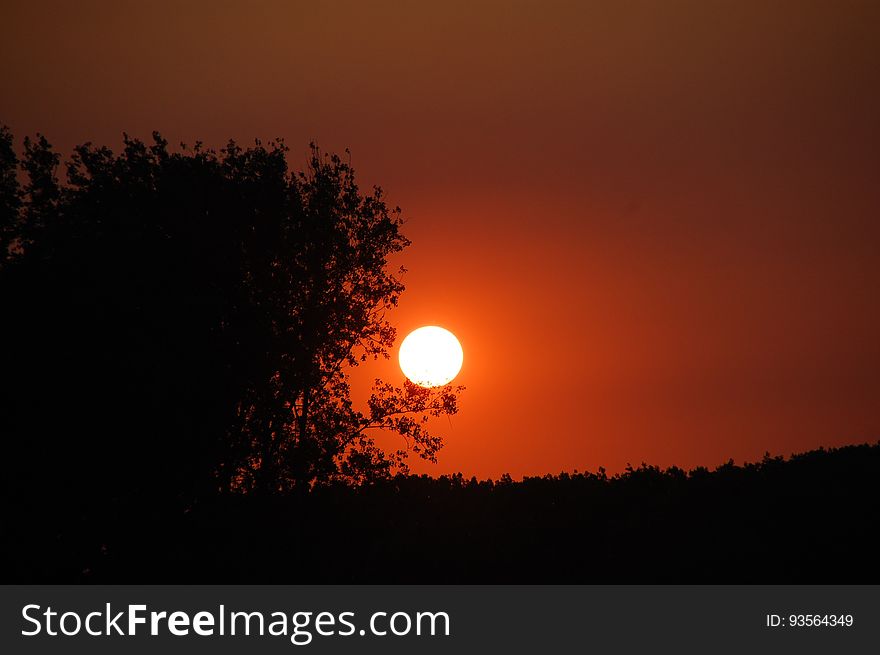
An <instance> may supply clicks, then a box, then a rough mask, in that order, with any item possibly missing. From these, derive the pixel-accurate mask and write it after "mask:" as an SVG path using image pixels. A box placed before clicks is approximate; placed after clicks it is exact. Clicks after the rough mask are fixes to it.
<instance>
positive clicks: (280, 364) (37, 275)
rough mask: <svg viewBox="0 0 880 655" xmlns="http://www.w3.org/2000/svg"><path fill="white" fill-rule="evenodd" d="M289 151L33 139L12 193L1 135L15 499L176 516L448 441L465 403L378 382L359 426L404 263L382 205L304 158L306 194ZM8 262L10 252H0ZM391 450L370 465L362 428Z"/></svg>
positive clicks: (8, 147) (3, 426)
mask: <svg viewBox="0 0 880 655" xmlns="http://www.w3.org/2000/svg"><path fill="white" fill-rule="evenodd" d="M286 155H287V148H286V147H285V146H284V145H283V144H282V143H280V142H273V143H271V144H270V145H269V146H264V145H262V144H260V143H259V142H257V144H256V145H255V146H254V147H251V148H246V149H243V148H241V147H239V146H238V145H236V144H235V143H234V142H230V143H229V144H228V145H227V146H226V147H225V148H223V149H222V150H220V151H219V152H215V151H212V150H207V149H204V148H203V147H202V146H201V144H198V143H197V144H196V145H195V146H194V147H192V148H187V147H186V146H183V149H182V151H179V152H172V151H171V150H170V149H169V148H168V144H167V142H166V141H165V140H163V139H162V138H161V137H160V136H159V135H158V134H154V135H153V142H152V143H151V144H145V143H143V142H141V141H139V140H137V139H132V138H129V137H128V136H126V137H125V139H124V148H123V150H122V152H121V153H119V154H115V153H113V152H112V151H111V150H110V149H108V148H106V147H95V146H92V145H90V144H85V145H82V146H79V147H77V148H76V149H75V152H74V154H73V156H72V158H71V160H70V161H69V162H68V163H67V166H66V169H67V181H66V183H65V184H59V182H58V180H57V176H56V175H57V168H58V164H59V158H58V155H57V154H55V153H54V152H53V150H52V148H51V146H50V144H49V143H48V142H47V141H46V139H45V138H44V137H42V136H38V138H37V139H36V140H34V141H31V140H26V141H25V148H24V154H23V158H22V161H21V166H22V168H23V169H24V172H25V174H26V179H27V182H26V183H25V185H24V186H23V189H21V190H20V191H19V189H18V187H17V183H16V179H15V165H16V158H15V153H14V149H13V148H12V139H11V136H10V135H9V133H8V131H4V132H3V133H2V135H0V182H2V185H3V186H2V189H0V193H2V198H0V201H2V203H3V204H2V211H3V212H4V214H3V239H4V241H3V243H4V246H5V248H4V252H6V251H7V250H8V251H9V252H12V251H15V252H14V256H10V257H8V258H7V263H6V265H5V266H4V267H3V269H2V273H0V293H2V297H3V299H4V310H5V313H6V320H5V321H4V325H3V330H4V335H3V337H4V338H3V346H2V347H3V351H4V353H3V355H4V366H3V368H2V380H3V389H2V391H3V393H4V400H5V407H6V408H5V411H4V412H3V414H2V417H0V431H2V432H3V434H4V435H5V437H6V438H7V440H8V442H9V444H10V447H9V453H10V455H11V460H10V461H14V462H16V470H15V472H14V474H13V475H12V477H11V478H9V479H8V480H7V481H12V482H14V484H13V486H14V487H15V488H16V489H17V490H21V489H26V490H30V492H33V490H35V489H43V490H44V491H45V490H48V489H53V490H55V491H57V490H59V489H65V490H67V491H68V492H70V493H73V494H74V495H77V494H82V493H85V494H87V495H90V496H93V497H110V498H113V497H119V496H126V495H130V494H137V493H139V492H141V491H146V490H149V491H150V493H151V494H153V495H154V496H155V494H156V493H158V492H162V491H165V492H167V494H168V495H169V496H171V497H174V496H176V495H179V494H184V495H186V496H187V497H190V496H191V495H192V493H193V492H198V491H200V490H201V491H209V490H211V489H215V490H216V489H227V490H228V489H234V490H261V491H278V490H285V489H294V488H304V489H305V488H309V487H310V486H312V485H313V484H314V483H316V482H321V481H329V480H346V481H365V480H373V479H377V478H382V477H387V476H388V475H390V474H391V473H392V472H393V471H395V470H406V462H405V460H406V456H407V454H408V453H409V452H415V453H417V454H418V455H419V456H421V457H425V458H429V459H431V458H434V457H435V454H436V452H437V450H438V449H439V448H440V446H441V444H442V442H441V440H440V439H439V438H438V437H436V436H434V435H431V434H430V433H429V432H427V431H426V429H425V421H424V419H425V417H427V416H429V415H431V414H433V415H440V414H443V413H454V412H455V411H456V410H457V405H456V402H457V397H456V391H457V390H456V389H453V388H451V387H447V388H444V389H437V390H428V389H422V388H420V387H416V386H414V385H411V384H409V383H405V384H404V385H403V386H401V387H394V386H391V385H387V384H383V383H381V382H379V381H377V384H376V387H375V389H374V394H373V397H372V399H371V400H370V402H369V405H368V408H366V409H365V410H364V411H358V410H357V409H356V408H355V407H354V406H353V405H352V402H351V399H350V394H349V378H348V376H349V372H350V369H351V368H352V367H354V366H357V365H358V364H359V363H360V362H362V361H364V360H366V359H367V358H375V357H382V356H385V357H387V356H388V349H389V348H390V347H391V345H392V344H393V341H394V338H395V332H394V329H393V327H392V326H391V325H390V324H389V322H388V318H387V312H388V311H389V310H391V309H392V308H393V307H394V306H395V305H396V304H397V301H398V298H399V296H400V293H401V292H402V291H403V285H402V283H401V281H400V280H399V277H398V276H397V275H396V274H393V273H391V272H389V271H388V258H389V256H391V255H393V254H394V253H397V252H399V251H400V250H402V249H403V248H404V247H406V246H407V245H408V244H409V242H408V241H407V239H406V238H405V237H404V236H403V235H402V234H401V232H400V227H401V217H400V210H399V209H390V208H389V207H388V206H387V205H386V202H385V200H384V197H383V193H382V191H381V189H379V188H376V189H374V190H373V191H372V192H371V193H362V192H361V191H360V190H359V188H358V187H357V185H356V184H355V178H354V171H353V170H352V168H351V166H350V165H349V164H348V163H346V162H344V161H342V160H341V159H340V158H339V157H337V156H335V155H333V156H326V155H322V154H321V153H320V152H319V150H318V149H317V148H316V147H314V146H313V147H312V150H311V156H310V158H309V160H308V165H307V167H306V170H305V171H304V172H303V173H300V174H298V175H292V174H291V173H289V171H288V168H287V161H286ZM10 246H11V247H10ZM376 427H378V428H383V429H390V430H394V431H396V432H397V433H399V434H400V435H402V438H403V439H404V440H405V441H402V442H401V443H402V446H401V448H400V449H399V450H397V451H394V452H391V453H386V452H384V451H383V450H382V449H380V448H379V447H378V446H377V445H376V442H375V441H374V439H373V437H372V436H371V435H372V433H371V432H370V430H371V428H376Z"/></svg>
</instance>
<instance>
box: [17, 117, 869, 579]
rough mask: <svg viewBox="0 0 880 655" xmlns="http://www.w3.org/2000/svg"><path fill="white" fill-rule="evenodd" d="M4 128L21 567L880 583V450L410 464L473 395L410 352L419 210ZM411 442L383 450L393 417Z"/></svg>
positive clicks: (279, 158) (137, 145) (309, 177)
mask: <svg viewBox="0 0 880 655" xmlns="http://www.w3.org/2000/svg"><path fill="white" fill-rule="evenodd" d="M61 169H62V162H61V158H60V156H59V155H58V154H57V153H56V152H54V151H53V149H52V147H51V145H50V144H49V143H48V141H47V140H46V139H45V138H44V137H42V136H38V137H37V138H36V139H33V140H31V139H26V140H25V141H24V150H23V153H22V154H21V155H20V156H19V154H18V153H17V152H16V149H15V144H14V139H13V136H12V134H11V133H10V132H9V130H8V129H6V128H3V129H2V131H0V256H2V260H0V261H2V263H0V298H2V303H3V319H2V327H0V330H2V343H3V366H2V373H0V378H2V387H0V392H2V397H3V405H2V413H0V433H2V435H3V439H4V450H5V457H4V461H5V462H6V467H5V470H4V476H3V482H2V485H3V495H4V515H5V516H4V523H5V525H6V526H7V527H6V528H5V529H4V531H3V537H2V539H3V543H4V551H5V554H6V558H5V560H6V564H7V576H6V577H7V578H11V579H12V580H11V581H18V582H30V583H33V582H70V581H94V582H316V583H331V582H374V583H378V582H389V583H390V582H435V583H438V582H443V583H445V582H468V583H478V582H501V583H505V582H559V583H565V582H618V583H619V582H746V581H755V582H758V581H759V582H864V581H866V580H875V579H876V578H877V572H878V565H877V563H876V551H877V546H878V544H877V537H878V525H880V523H878V519H880V502H878V498H880V496H878V487H877V485H878V482H877V481H878V480H880V475H878V474H880V444H878V445H864V446H852V447H847V448H841V449H837V450H829V451H824V450H822V451H814V452H810V453H806V454H803V455H799V456H796V457H793V458H791V459H790V460H787V461H786V460H783V459H782V458H772V457H770V456H769V455H768V456H766V457H765V458H764V460H763V461H762V462H760V463H757V464H752V465H746V466H735V465H734V464H733V463H732V462H730V463H728V464H726V465H724V466H721V467H719V468H717V469H716V470H714V471H709V470H707V469H696V470H694V471H691V472H689V473H686V472H685V471H683V470H681V469H678V468H675V467H673V468H670V469H667V470H661V469H659V468H657V467H654V466H648V465H644V464H643V465H642V466H640V467H639V468H631V467H630V468H628V469H627V470H626V471H625V472H624V473H622V474H620V475H615V476H611V477H609V476H607V475H606V474H605V472H604V471H602V470H600V472H599V473H598V474H584V473H581V474H574V475H570V474H565V473H563V474H560V475H558V476H546V477H543V478H526V479H524V480H523V481H521V482H514V481H513V480H511V479H510V478H509V477H507V476H505V477H503V478H502V479H501V480H498V481H495V482H493V481H482V482H478V481H477V480H476V479H471V480H466V479H464V478H463V477H462V476H460V475H458V476H451V477H449V476H445V477H441V478H436V479H435V478H429V477H427V476H414V475H410V474H409V469H408V467H407V459H408V457H409V456H410V455H414V456H417V457H422V458H424V459H427V460H430V461H435V460H436V457H437V452H438V451H439V449H440V448H441V447H442V438H441V437H440V436H438V435H436V434H433V433H432V432H430V431H429V430H428V425H429V423H428V418H429V417H431V416H435V417H436V416H442V415H451V414H454V413H456V412H457V410H458V402H459V395H460V394H461V392H462V389H461V388H460V387H452V386H448V387H443V388H439V389H424V388H421V387H418V386H416V385H413V384H411V383H408V382H407V383H404V384H403V385H402V386H400V387H398V386H395V385H393V384H388V383H386V382H383V381H381V380H377V381H376V382H375V384H374V386H373V389H372V393H371V396H370V398H369V401H368V402H367V406H366V407H365V408H363V409H358V408H356V407H355V406H354V404H353V403H352V400H351V397H350V386H349V384H350V378H349V376H350V373H351V370H352V369H353V368H355V367H356V366H357V365H358V364H360V363H361V362H364V361H367V360H369V359H371V358H379V357H387V356H388V354H389V352H390V349H391V348H392V346H393V344H394V341H395V337H396V334H395V331H394V328H393V327H392V325H391V323H390V322H389V316H388V314H389V312H391V311H392V310H393V309H394V307H395V306H396V305H397V302H398V299H399V297H400V295H401V293H403V291H404V286H403V283H402V281H401V277H400V273H401V272H402V271H396V272H390V271H389V270H388V269H389V264H388V261H389V257H391V256H392V255H394V254H395V253H397V252H400V251H401V250H402V249H404V248H405V247H406V246H407V245H408V244H409V242H408V240H407V239H406V237H405V236H403V234H402V231H401V227H402V220H401V217H400V210H399V209H398V208H391V207H389V206H388V205H387V204H386V201H385V198H384V195H383V192H382V190H381V189H380V188H374V189H372V190H371V191H370V192H367V193H364V192H362V191H361V190H360V188H359V187H358V186H357V184H356V182H355V176H354V171H353V169H352V167H351V165H350V163H348V162H347V161H345V160H344V159H343V158H341V157H339V156H336V155H325V154H323V153H321V151H320V150H319V149H318V148H317V147H316V146H314V145H313V146H312V147H311V151H310V156H309V159H308V163H307V166H306V169H305V170H304V171H303V172H299V173H292V172H290V170H289V169H288V164H287V148H286V146H284V144H283V143H281V142H272V143H270V144H268V145H263V144H261V143H259V142H257V143H256V144H255V145H254V146H251V147H248V148H242V147H240V146H239V145H237V144H236V143H234V142H229V143H228V144H227V146H226V147H225V148H223V149H221V150H220V151H213V150H210V149H206V148H204V147H203V146H202V145H201V144H199V143H196V144H194V145H193V146H191V147H187V146H185V145H184V144H181V147H180V148H179V149H171V148H169V146H168V143H167V142H166V141H165V140H164V139H162V137H161V136H160V135H159V134H154V135H153V140H152V142H150V143H144V142H142V141H140V140H137V139H132V138H129V137H127V136H126V137H125V138H124V147H123V150H122V151H121V152H120V153H118V154H117V153H114V152H112V151H111V150H110V149H109V148H106V147H99V146H93V145H91V144H85V145H83V146H80V147H78V148H76V149H75V151H74V153H73V155H72V157H71V158H70V160H69V161H67V162H65V164H64V166H63V170H64V171H65V174H64V176H63V177H64V181H61V180H59V177H60V175H59V170H61ZM382 430H384V431H390V432H393V433H395V434H396V435H398V437H399V439H400V444H401V445H400V447H399V448H398V449H395V450H388V449H387V448H383V447H382V446H381V445H380V444H379V443H378V442H377V440H376V439H375V434H376V433H377V431H382Z"/></svg>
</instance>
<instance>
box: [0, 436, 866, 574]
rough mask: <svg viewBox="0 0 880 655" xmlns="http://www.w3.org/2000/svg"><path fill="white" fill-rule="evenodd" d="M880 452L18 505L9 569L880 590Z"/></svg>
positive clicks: (10, 520) (12, 512)
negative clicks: (185, 502)
mask: <svg viewBox="0 0 880 655" xmlns="http://www.w3.org/2000/svg"><path fill="white" fill-rule="evenodd" d="M878 487H880V444H874V445H860V446H848V447H844V448H839V449H832V450H816V451H811V452H807V453H804V454H800V455H795V456H793V457H791V458H790V459H787V460H786V459H783V458H782V457H769V456H766V457H765V458H764V459H763V461H761V462H757V463H754V464H747V465H744V466H737V465H734V464H732V463H728V464H725V465H723V466H720V467H718V468H716V469H715V470H712V471H710V470H707V469H705V468H698V469H695V470H692V471H690V472H688V473H686V472H684V471H683V470H681V469H678V468H670V469H666V470H661V469H659V468H657V467H654V466H648V465H642V466H640V467H638V468H629V469H627V471H625V472H624V473H622V474H619V475H615V476H606V475H605V474H604V473H602V472H600V473H599V474H590V473H578V474H565V473H563V474H561V475H556V476H550V475H548V476H545V477H534V478H525V479H524V480H522V481H519V482H514V481H512V480H510V479H508V478H506V477H505V478H503V479H502V480H500V481H495V482H492V481H477V480H475V479H471V480H468V479H465V478H463V477H462V476H460V475H456V476H451V477H440V478H431V477H428V476H398V477H395V478H393V479H391V480H387V481H383V482H378V483H375V484H372V485H369V486H364V487H359V488H353V487H350V486H346V485H341V484H340V485H330V486H326V487H321V488H317V489H315V490H314V491H313V492H312V493H311V494H309V495H308V496H304V497H303V496H294V495H287V496H274V497H262V496H259V495H251V496H247V495H226V496H215V497H212V498H210V499H205V500H202V501H200V502H198V503H195V504H193V505H192V506H191V507H187V508H185V509H183V510H182V511H180V512H177V513H175V514H173V515H170V514H168V513H167V512H166V508H162V507H161V506H159V505H157V504H154V503H148V502H145V503H143V504H141V505H140V506H138V507H133V506H129V507H127V508H119V509H118V510H117V511H116V513H113V511H112V510H110V512H111V513H109V514H101V515H85V516H84V515H80V514H78V513H77V512H75V511H71V508H67V507H64V505H63V499H58V502H57V503H56V504H55V505H54V506H52V507H32V506H27V505H20V506H16V507H7V515H6V517H5V518H4V523H5V524H6V525H12V526H17V529H16V530H14V531H12V532H9V531H6V533H5V535H4V538H5V539H6V540H7V545H12V546H13V548H12V552H11V553H10V554H9V555H7V560H6V563H7V567H8V569H7V577H11V578H12V579H13V580H14V581H28V582H38V581H53V582H75V581H78V582H120V581H124V582H141V583H146V582H157V583H158V582H176V583H181V582H188V583H196V582H202V583H220V582H230V583H232V582H237V583H243V582H259V583H437V584H445V583H456V582H457V583H561V584H567V583H618V584H619V583H765V584H769V583H876V582H877V581H878V580H880V562H878V558H877V552H878V550H880V488H878Z"/></svg>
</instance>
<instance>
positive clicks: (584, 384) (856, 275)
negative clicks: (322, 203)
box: [0, 0, 880, 478]
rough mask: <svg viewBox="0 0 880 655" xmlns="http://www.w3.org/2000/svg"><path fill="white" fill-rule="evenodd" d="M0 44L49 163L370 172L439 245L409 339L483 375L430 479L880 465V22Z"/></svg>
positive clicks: (653, 15) (801, 18) (415, 293)
mask: <svg viewBox="0 0 880 655" xmlns="http://www.w3.org/2000/svg"><path fill="white" fill-rule="evenodd" d="M771 4H772V5H773V6H772V7H768V6H765V5H771ZM0 30H2V32H3V38H2V39H0V75H2V85H0V123H5V124H8V125H9V126H10V128H11V129H12V130H13V131H14V133H15V135H16V137H17V138H18V139H21V138H22V137H24V136H25V135H26V134H31V135H32V134H34V133H35V132H37V131H40V132H42V133H44V134H46V136H47V137H48V138H49V140H50V141H51V142H52V143H53V144H54V145H55V146H56V147H57V148H58V149H59V150H60V151H61V152H63V153H64V154H65V155H66V154H69V152H70V150H71V148H72V147H73V146H74V145H75V144H77V143H81V142H84V141H93V142H96V143H102V144H103V143H106V144H108V145H110V146H111V147H117V146H118V145H119V144H120V143H121V135H122V132H123V131H126V132H128V133H129V134H131V135H133V136H138V137H141V138H148V137H149V135H150V132H151V131H152V130H159V131H160V132H162V134H163V135H164V136H165V137H166V138H168V140H169V141H170V142H171V143H177V142H179V141H181V140H183V141H186V142H188V143H192V142H193V141H195V140H196V139H201V140H202V141H204V142H205V144H207V145H209V146H219V145H222V144H223V143H225V141H226V139H228V138H230V137H233V138H235V139H237V140H240V141H241V142H243V143H246V142H250V141H252V139H253V138H254V137H259V138H261V139H263V140H264V141H265V140H269V139H271V138H273V137H283V138H284V139H285V140H286V142H287V144H288V145H289V146H290V147H291V153H290V159H291V162H292V164H293V165H294V166H298V165H300V164H304V163H305V158H306V155H307V146H308V143H309V141H310V140H315V141H317V142H318V143H319V144H320V145H321V147H322V148H323V149H325V150H336V151H342V150H343V149H344V148H346V147H348V148H349V149H350V150H351V152H352V161H353V164H354V166H355V168H356V170H357V171H358V174H359V177H360V180H361V182H362V184H363V186H365V187H368V186H369V185H371V184H381V185H382V186H383V188H385V189H386V190H387V192H388V195H389V198H390V201H391V203H392V204H396V205H400V206H401V208H402V209H403V210H404V216H405V217H406V218H407V225H406V229H405V233H406V235H407V236H408V237H409V238H410V239H412V241H413V245H412V247H411V248H409V249H407V250H406V251H405V253H403V255H402V256H401V257H400V259H399V261H395V262H394V263H395V265H397V264H402V265H404V266H406V268H407V269H409V272H408V273H407V274H406V276H405V278H404V281H405V283H406V286H407V291H406V292H405V294H404V296H403V300H402V304H401V307H400V309H399V311H398V312H397V315H396V317H395V323H396V325H397V327H398V328H399V330H400V331H401V335H400V337H401V338H402V337H403V336H404V335H405V334H406V333H407V332H408V331H410V330H412V329H414V328H416V327H418V326H421V325H426V324H436V325H441V326H443V327H446V328H448V329H450V330H452V331H453V332H454V333H455V334H456V335H458V337H459V339H460V340H461V343H462V346H463V348H464V367H463V369H462V372H461V374H460V375H459V377H458V378H457V379H456V382H457V383H461V384H464V385H466V386H467V387H468V389H467V391H466V393H465V394H464V396H463V397H462V401H461V411H460V413H459V414H458V415H457V416H455V417H453V419H452V421H451V423H450V422H449V421H448V420H447V419H446V418H443V419H441V420H440V421H439V422H437V424H436V426H435V427H436V429H437V431H438V432H439V433H441V434H443V435H444V436H445V437H446V447H445V448H444V449H443V450H442V451H441V452H440V454H439V457H440V462H439V464H437V465H435V466H428V465H421V466H417V467H415V469H416V470H417V471H426V472H429V473H432V474H440V473H448V472H453V471H462V472H463V473H465V474H466V475H468V476H470V475H476V476H477V477H481V478H482V477H497V476H499V475H500V474H501V473H504V472H509V473H511V474H512V475H513V476H514V477H519V476H522V475H524V474H527V475H536V474H544V473H558V472H559V471H561V470H568V471H572V470H573V469H579V470H595V469H596V468H598V467H599V466H605V467H606V468H607V469H608V470H609V471H619V470H621V469H622V468H623V467H624V466H625V464H626V463H627V462H631V463H633V464H638V463H640V462H642V461H646V462H649V463H653V464H659V465H662V466H669V465H672V464H677V465H679V466H683V467H693V466H696V465H707V466H715V465H717V464H719V463H722V462H723V461H726V460H727V459H729V458H734V459H735V460H737V461H738V462H740V461H742V460H755V459H759V458H760V457H761V456H762V455H763V453H764V452H765V451H770V452H771V453H774V454H789V453H791V452H793V451H802V450H806V449H811V448H816V447H818V446H820V445H824V446H834V445H841V444H845V443H853V442H861V441H866V440H870V441H876V440H877V439H878V438H880V3H877V2H871V1H865V2H833V3H832V2H821V3H820V2H807V1H791V2H779V3H776V2H774V3H764V2H757V1H751V0H749V1H746V2H743V1H742V0H740V1H731V2H707V1H704V0H693V1H688V2H660V1H659V0H657V1H642V2H627V1H621V0H617V1H614V0H601V1H598V2H587V1H584V2H571V3H558V2H548V1H542V2H510V1H508V2H492V3H489V2H478V1H475V0H471V1H470V2H464V3H455V2H449V1H444V2H420V3H403V2H400V3H378V2H350V3H340V2H317V1H313V2H308V3H302V2H247V3H246V2H240V3H230V2H221V1H218V0H212V1H211V2H200V3H197V2H185V3H184V2H174V3H162V2H149V3H134V2H119V3H106V2H102V3H97V4H95V3H89V2H63V3H61V2H59V3H41V2H33V1H32V0H30V1H28V2H20V1H16V2H4V6H3V8H2V9H0ZM59 329H63V326H59ZM395 355H396V353H395ZM373 373H378V374H380V375H382V376H384V377H386V378H388V379H389V380H393V381H399V380H400V379H402V374H401V373H400V371H399V369H398V368H397V364H396V359H395V360H392V361H391V362H390V363H388V364H387V365H383V366H373V367H370V368H369V370H368V371H364V372H363V374H362V375H359V376H358V377H357V381H358V382H359V384H368V382H369V376H370V375H372V374H373ZM358 393H360V394H362V393H363V391H362V389H361V390H359V391H358V392H357V393H356V394H355V395H358Z"/></svg>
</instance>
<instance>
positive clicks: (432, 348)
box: [399, 325, 464, 387]
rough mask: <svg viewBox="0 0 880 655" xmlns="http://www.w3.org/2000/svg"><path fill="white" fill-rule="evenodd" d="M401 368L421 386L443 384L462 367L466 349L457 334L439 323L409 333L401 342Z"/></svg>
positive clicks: (450, 379)
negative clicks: (456, 336) (463, 348)
mask: <svg viewBox="0 0 880 655" xmlns="http://www.w3.org/2000/svg"><path fill="white" fill-rule="evenodd" d="M399 359H400V369H401V370H402V371H403V373H404V375H406V377H407V378H409V379H410V381H412V382H414V383H415V384H417V385H419V386H421V387H439V386H442V385H444V384H447V383H449V382H451V381H452V379H453V378H454V377H455V376H456V375H458V372H459V371H460V370H461V364H462V362H463V361H464V353H463V352H462V350H461V344H460V343H459V342H458V339H456V338H455V335H454V334H452V332H450V331H449V330H445V329H443V328H441V327H437V326H435V325H426V326H425V327H420V328H419V329H417V330H413V331H412V332H410V333H409V335H408V336H407V337H406V339H404V340H403V343H401V344H400V356H399Z"/></svg>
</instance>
